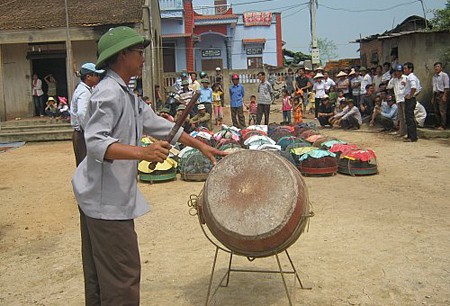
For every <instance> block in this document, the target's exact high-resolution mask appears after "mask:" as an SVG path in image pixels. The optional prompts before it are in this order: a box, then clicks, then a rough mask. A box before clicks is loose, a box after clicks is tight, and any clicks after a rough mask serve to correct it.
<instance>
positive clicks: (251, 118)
mask: <svg viewBox="0 0 450 306" xmlns="http://www.w3.org/2000/svg"><path fill="white" fill-rule="evenodd" d="M246 107H247V109H248V125H251V124H252V123H253V124H256V114H257V113H258V111H257V108H258V105H257V104H256V96H255V95H251V96H250V103H249V104H248V105H246Z"/></svg>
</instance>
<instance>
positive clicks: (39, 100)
mask: <svg viewBox="0 0 450 306" xmlns="http://www.w3.org/2000/svg"><path fill="white" fill-rule="evenodd" d="M32 90H33V104H34V112H35V113H36V116H41V117H44V92H43V91H42V81H41V80H40V79H39V77H38V75H37V74H36V73H35V74H33V83H32Z"/></svg>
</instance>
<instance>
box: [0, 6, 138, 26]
mask: <svg viewBox="0 0 450 306" xmlns="http://www.w3.org/2000/svg"><path fill="white" fill-rule="evenodd" d="M67 2H68V9H69V21H70V26H76V27H88V26H97V25H115V24H126V23H130V24H131V23H137V22H140V21H141V20H142V5H143V4H144V0H127V1H117V0H96V1H94V0H67ZM65 26H66V15H65V9H64V0H39V1H36V0H16V1H8V3H5V4H3V3H2V4H0V30H20V29H46V28H59V27H65Z"/></svg>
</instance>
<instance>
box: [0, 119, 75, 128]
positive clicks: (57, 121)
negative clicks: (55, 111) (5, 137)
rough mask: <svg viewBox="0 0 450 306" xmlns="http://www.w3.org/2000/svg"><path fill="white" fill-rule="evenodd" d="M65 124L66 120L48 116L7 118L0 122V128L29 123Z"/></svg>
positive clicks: (28, 124) (27, 124)
mask: <svg viewBox="0 0 450 306" xmlns="http://www.w3.org/2000/svg"><path fill="white" fill-rule="evenodd" d="M63 123H64V124H66V123H68V122H67V120H62V119H51V118H49V117H43V118H39V117H38V118H26V119H22V120H9V121H4V122H0V129H2V128H4V127H10V126H30V125H48V124H63Z"/></svg>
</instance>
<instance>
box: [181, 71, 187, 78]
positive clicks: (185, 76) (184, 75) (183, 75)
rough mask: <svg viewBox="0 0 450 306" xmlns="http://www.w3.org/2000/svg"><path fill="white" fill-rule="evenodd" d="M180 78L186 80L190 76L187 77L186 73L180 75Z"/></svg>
mask: <svg viewBox="0 0 450 306" xmlns="http://www.w3.org/2000/svg"><path fill="white" fill-rule="evenodd" d="M180 76H181V78H182V79H184V78H187V77H188V75H187V73H186V72H182V73H181V74H180Z"/></svg>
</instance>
